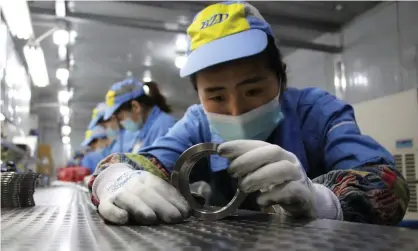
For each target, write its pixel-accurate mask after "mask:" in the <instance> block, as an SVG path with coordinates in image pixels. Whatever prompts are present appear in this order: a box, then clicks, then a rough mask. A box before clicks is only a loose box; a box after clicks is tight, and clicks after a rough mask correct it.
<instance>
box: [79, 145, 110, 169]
mask: <svg viewBox="0 0 418 251" xmlns="http://www.w3.org/2000/svg"><path fill="white" fill-rule="evenodd" d="M103 153H104V150H102V151H100V152H89V153H87V154H86V155H84V158H83V159H82V160H81V166H83V167H87V168H88V169H89V170H90V173H91V174H93V173H94V171H95V170H96V166H97V164H99V162H100V161H101V160H102V159H103V158H104V157H106V156H104V154H103Z"/></svg>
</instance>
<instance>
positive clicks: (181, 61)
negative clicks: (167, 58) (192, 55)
mask: <svg viewBox="0 0 418 251" xmlns="http://www.w3.org/2000/svg"><path fill="white" fill-rule="evenodd" d="M186 62H187V57H186V56H177V57H176V59H175V61H174V64H175V65H176V67H177V68H179V69H181V68H183V66H184V65H185V64H186Z"/></svg>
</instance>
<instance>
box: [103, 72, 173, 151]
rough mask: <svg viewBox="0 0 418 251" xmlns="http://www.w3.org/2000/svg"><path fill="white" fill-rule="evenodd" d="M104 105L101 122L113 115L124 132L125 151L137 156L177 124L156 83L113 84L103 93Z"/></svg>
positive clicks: (129, 82) (124, 82) (126, 81)
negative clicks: (104, 95) (142, 149)
mask: <svg viewBox="0 0 418 251" xmlns="http://www.w3.org/2000/svg"><path fill="white" fill-rule="evenodd" d="M106 104H107V106H108V109H107V110H106V113H105V116H104V118H103V119H104V120H108V119H111V118H112V116H116V118H117V120H118V121H119V123H120V125H121V126H122V127H123V128H124V129H125V130H126V134H125V135H124V139H125V140H124V150H125V152H134V153H137V152H138V151H139V149H140V148H141V147H146V146H150V145H151V144H152V143H153V142H154V141H155V140H156V139H157V138H159V137H161V136H164V135H165V134H166V133H167V132H168V129H170V128H171V127H172V126H173V125H174V124H175V122H176V121H175V119H174V118H173V117H172V116H170V115H169V113H170V112H171V108H170V106H169V105H168V104H167V102H166V99H165V98H164V96H162V95H161V93H160V91H159V89H158V87H157V84H156V83H155V82H147V83H145V84H142V83H141V82H139V81H136V80H135V79H132V78H131V79H126V80H124V81H122V82H119V83H116V84H114V85H113V86H112V87H111V88H110V90H109V91H108V93H107V94H106ZM125 144H126V146H125Z"/></svg>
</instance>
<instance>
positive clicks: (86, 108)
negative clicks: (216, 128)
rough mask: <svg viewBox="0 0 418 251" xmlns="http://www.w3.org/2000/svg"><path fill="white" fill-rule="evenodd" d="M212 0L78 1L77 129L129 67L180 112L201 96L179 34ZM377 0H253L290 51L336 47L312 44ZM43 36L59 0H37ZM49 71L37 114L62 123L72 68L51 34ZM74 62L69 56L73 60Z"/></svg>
mask: <svg viewBox="0 0 418 251" xmlns="http://www.w3.org/2000/svg"><path fill="white" fill-rule="evenodd" d="M209 3H210V2H195V1H191V2H158V1H152V2H151V1H150V2H131V1H125V2H124V1H118V2H116V1H110V2H104V1H92V2H88V1H75V2H72V3H71V5H70V7H71V11H70V12H68V13H67V17H66V19H67V20H68V21H69V24H70V25H71V30H73V31H75V32H76V33H77V36H76V38H75V42H74V44H73V45H72V46H71V47H70V48H69V55H71V56H70V58H71V61H72V60H73V61H72V63H74V65H73V66H72V67H71V69H70V77H69V82H68V86H69V87H70V88H73V97H72V100H71V101H70V104H69V106H70V108H71V110H72V113H71V121H70V125H71V126H72V127H73V128H78V129H79V130H84V129H85V127H86V126H87V124H88V122H89V119H90V116H91V110H92V108H93V107H94V106H95V104H97V103H98V102H100V101H102V100H103V99H104V96H105V93H106V91H107V89H108V88H109V87H110V85H111V84H112V83H115V82H117V81H120V80H122V79H123V78H125V77H126V76H127V72H131V73H132V75H133V76H134V77H136V78H138V79H142V78H143V74H144V72H145V71H146V70H147V69H149V70H150V72H151V78H152V79H153V80H155V81H157V82H158V83H159V84H160V89H161V90H162V92H163V93H164V95H165V96H166V97H167V98H168V102H169V103H170V104H171V105H172V106H173V108H174V110H175V111H176V112H177V113H178V114H179V115H181V113H182V112H183V111H184V110H185V109H186V108H187V106H189V105H190V104H192V103H196V102H198V99H197V96H196V93H195V92H194V90H193V89H192V88H190V84H189V82H188V80H187V79H181V78H180V77H179V76H178V71H179V70H178V69H177V68H176V66H175V64H174V61H175V58H176V56H177V52H176V37H177V35H178V34H179V33H181V32H184V31H185V29H186V27H187V25H188V24H189V23H190V21H191V19H192V18H193V15H194V14H195V13H196V12H197V11H198V10H200V9H202V7H204V6H206V5H208V4H209ZM377 3H378V2H311V1H309V2H254V3H253V4H254V5H255V6H256V7H258V8H259V10H260V12H261V13H262V14H263V15H264V16H265V18H266V19H267V20H268V21H269V22H270V23H271V24H272V25H273V29H274V31H275V33H276V35H277V37H278V38H279V39H280V41H281V42H280V43H281V45H282V46H283V49H282V50H283V53H284V54H288V53H290V52H291V51H293V50H295V49H297V48H305V49H314V50H322V51H328V52H336V51H339V50H340V49H341V48H338V47H337V46H335V45H320V44H319V45H318V44H315V43H312V42H310V41H312V40H313V39H314V38H316V37H318V36H319V35H321V34H323V33H326V32H336V31H338V30H339V29H340V28H341V26H342V25H344V24H345V23H347V22H348V21H350V20H352V19H353V18H354V17H355V16H357V15H359V14H360V13H362V12H364V11H366V10H368V9H370V8H371V7H373V6H374V5H376V4H377ZM29 7H30V12H31V17H32V23H33V26H34V31H35V35H36V37H39V36H41V35H42V34H45V33H46V32H47V31H48V30H50V29H51V28H54V27H56V26H57V19H56V16H55V4H54V2H44V1H30V2H29ZM41 46H42V48H43V50H44V54H45V60H46V64H47V68H48V73H49V77H50V85H49V86H47V87H43V88H40V87H33V88H32V112H35V113H37V114H38V115H39V119H40V121H41V122H42V123H49V124H51V125H58V124H59V121H60V118H61V116H60V112H59V108H58V103H57V93H58V91H60V90H62V89H63V88H64V87H63V86H62V85H61V83H60V81H59V80H58V79H57V78H56V70H57V69H58V68H60V67H66V64H65V62H63V61H62V60H60V59H59V56H58V55H59V54H58V46H57V45H56V44H54V42H53V38H52V36H49V37H47V38H45V39H44V40H43V41H42V42H41ZM67 63H68V58H67Z"/></svg>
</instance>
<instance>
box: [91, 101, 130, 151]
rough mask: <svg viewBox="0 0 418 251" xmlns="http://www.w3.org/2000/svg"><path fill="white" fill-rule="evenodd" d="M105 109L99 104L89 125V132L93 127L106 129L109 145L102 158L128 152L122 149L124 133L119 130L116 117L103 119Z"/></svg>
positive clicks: (103, 105)
mask: <svg viewBox="0 0 418 251" xmlns="http://www.w3.org/2000/svg"><path fill="white" fill-rule="evenodd" d="M106 109H108V107H107V105H106V103H104V102H102V103H99V104H98V105H97V106H96V108H95V109H94V110H93V114H92V119H91V121H90V124H89V130H92V129H93V128H94V127H95V126H101V127H103V128H105V129H106V135H107V138H108V140H109V145H108V146H107V147H106V149H104V150H103V157H106V156H107V155H109V154H111V153H123V152H127V151H129V149H124V148H123V146H124V144H123V142H124V138H125V131H124V130H122V129H121V128H120V126H119V122H118V120H117V118H116V116H114V115H112V116H110V117H108V118H106V119H104V117H105V113H106Z"/></svg>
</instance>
